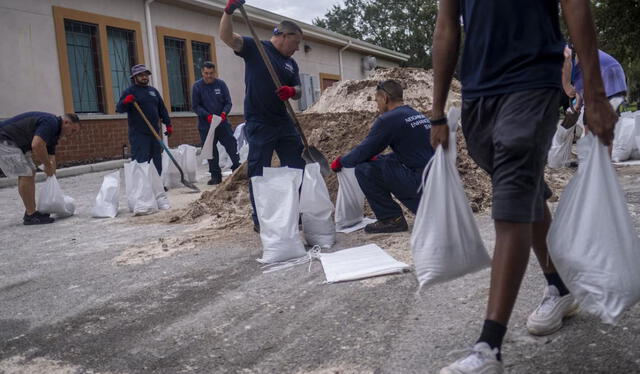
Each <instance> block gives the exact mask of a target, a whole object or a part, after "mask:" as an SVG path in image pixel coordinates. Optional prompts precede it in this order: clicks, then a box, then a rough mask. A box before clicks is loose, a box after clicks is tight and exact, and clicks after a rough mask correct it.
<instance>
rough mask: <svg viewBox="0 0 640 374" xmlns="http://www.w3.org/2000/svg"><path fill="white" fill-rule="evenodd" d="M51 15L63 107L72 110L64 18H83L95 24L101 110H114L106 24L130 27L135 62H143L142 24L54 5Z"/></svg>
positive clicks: (86, 21)
mask: <svg viewBox="0 0 640 374" xmlns="http://www.w3.org/2000/svg"><path fill="white" fill-rule="evenodd" d="M52 8H53V19H54V27H55V35H56V44H57V47H58V65H59V68H60V79H61V84H62V97H63V103H64V111H65V112H67V113H69V112H71V113H72V112H74V108H73V92H72V87H71V72H70V69H69V59H68V57H67V38H66V34H65V28H64V21H65V19H67V20H69V21H76V22H84V23H90V24H94V25H96V26H97V28H98V51H97V52H98V58H99V60H100V66H101V68H102V69H101V70H102V71H100V72H99V74H100V77H101V80H102V85H103V87H102V92H101V95H102V98H103V108H104V114H115V113H116V103H114V102H112V98H113V81H112V78H111V62H110V61H109V42H108V39H107V27H108V26H110V27H114V28H118V29H124V30H128V31H133V32H134V34H135V36H134V40H135V43H136V46H135V50H136V60H137V63H138V64H144V45H143V44H142V28H141V27H140V22H137V21H131V20H126V19H121V18H115V17H109V16H103V15H100V14H95V13H88V12H82V11H79V10H75V9H68V8H63V7H58V6H53V7H52Z"/></svg>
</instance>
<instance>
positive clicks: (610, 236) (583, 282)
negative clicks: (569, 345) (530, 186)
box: [547, 134, 640, 323]
mask: <svg viewBox="0 0 640 374" xmlns="http://www.w3.org/2000/svg"><path fill="white" fill-rule="evenodd" d="M581 143H582V144H581ZM578 145H579V146H580V147H578V152H581V153H586V154H584V155H581V159H582V160H583V161H581V162H580V164H579V167H578V171H577V173H576V175H575V176H574V177H573V179H571V181H570V182H569V184H568V185H567V187H566V188H565V190H564V192H563V193H562V196H561V197H560V202H559V203H558V208H557V209H556V213H555V217H554V220H553V223H552V224H551V228H550V229H549V235H548V237H547V242H548V245H549V253H550V255H551V259H552V260H553V263H554V265H555V267H556V269H558V273H559V274H560V276H561V277H562V280H563V281H564V283H565V284H566V285H567V288H568V289H569V290H570V291H571V293H572V294H573V297H574V298H575V299H576V301H577V302H578V303H579V304H580V308H581V309H582V310H584V311H587V312H589V313H593V314H595V315H596V316H598V317H600V319H601V320H602V322H605V323H615V322H616V321H618V319H619V318H620V316H621V314H622V313H623V312H624V311H625V310H626V309H628V308H630V307H631V306H633V305H634V304H636V303H637V302H638V301H640V271H638V269H640V240H639V239H638V235H637V233H636V230H635V228H634V225H633V220H632V218H631V216H630V214H629V210H628V208H627V202H626V199H625V194H624V191H623V190H622V187H621V186H620V184H619V182H618V179H617V176H616V172H615V170H614V168H613V166H612V165H611V160H610V159H609V156H608V150H607V147H605V146H604V145H602V143H601V142H600V141H599V140H597V139H596V138H595V137H594V136H593V135H592V134H589V135H587V136H586V137H585V138H583V139H581V140H580V141H579V142H578ZM583 145H584V146H583Z"/></svg>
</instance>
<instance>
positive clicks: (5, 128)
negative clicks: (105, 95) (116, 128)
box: [0, 112, 80, 225]
mask: <svg viewBox="0 0 640 374" xmlns="http://www.w3.org/2000/svg"><path fill="white" fill-rule="evenodd" d="M79 130H80V120H79V119H78V116H77V115H76V114H74V113H67V114H65V115H63V116H56V115H53V114H49V113H43V112H27V113H22V114H19V115H17V116H15V117H13V118H9V119H8V120H6V121H4V122H0V169H2V171H3V172H4V174H5V175H6V176H8V177H18V193H19V194H20V197H21V198H22V202H23V204H24V208H25V212H24V217H23V223H24V224H25V225H42V224H47V223H52V222H53V221H54V219H53V218H51V217H49V215H48V214H43V213H40V212H38V211H37V210H36V183H35V173H36V167H35V164H34V162H33V161H35V163H36V164H38V165H40V164H42V165H44V173H45V174H46V175H47V176H49V177H50V176H52V175H54V174H55V173H56V157H55V154H56V146H57V144H58V140H60V138H62V137H65V136H71V135H73V134H75V133H77V132H78V131H79Z"/></svg>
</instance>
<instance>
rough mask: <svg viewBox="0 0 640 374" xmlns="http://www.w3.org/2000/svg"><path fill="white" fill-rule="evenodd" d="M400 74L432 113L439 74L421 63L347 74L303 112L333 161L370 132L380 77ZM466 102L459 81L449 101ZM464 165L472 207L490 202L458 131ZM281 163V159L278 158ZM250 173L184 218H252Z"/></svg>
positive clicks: (412, 99)
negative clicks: (353, 76) (366, 73)
mask: <svg viewBox="0 0 640 374" xmlns="http://www.w3.org/2000/svg"><path fill="white" fill-rule="evenodd" d="M385 79H395V80H398V81H399V82H400V83H401V84H402V86H403V88H404V96H405V102H406V103H407V104H408V105H410V106H412V107H414V108H415V109H416V110H418V111H420V112H423V113H424V114H426V115H427V116H429V114H430V113H429V110H430V109H431V105H432V87H433V74H432V72H431V71H427V70H424V69H417V68H390V69H378V70H376V71H375V72H374V73H373V74H372V75H371V76H370V77H369V78H368V79H364V80H345V81H341V82H339V83H337V84H335V85H333V86H332V87H330V88H328V89H327V90H326V91H325V92H324V93H323V94H322V96H321V98H320V100H319V101H318V102H317V103H316V104H314V105H313V106H312V107H311V108H309V109H308V110H307V111H305V112H304V113H302V114H300V116H299V120H300V123H301V125H302V127H303V129H304V131H305V134H307V136H308V139H309V143H310V144H312V145H314V146H315V147H317V148H318V149H319V150H320V151H321V152H322V153H323V154H324V155H325V156H326V157H327V159H328V160H329V162H331V160H333V159H334V158H335V157H338V156H340V155H344V154H345V153H347V152H348V151H349V150H351V149H352V148H353V147H355V146H356V145H357V144H358V143H360V141H362V139H364V137H365V136H366V135H367V133H368V132H369V128H370V126H371V125H372V123H373V121H374V120H375V118H376V116H377V115H378V114H377V108H376V105H375V100H374V95H375V87H376V85H377V84H378V82H380V81H382V80H385ZM451 105H454V106H459V105H460V85H459V83H458V82H456V81H454V82H453V83H452V86H451V91H450V94H449V101H448V102H447V107H449V106H451ZM457 140H458V149H459V155H458V169H459V171H460V175H461V177H462V180H463V183H464V185H465V191H466V192H467V195H468V197H469V201H470V203H471V206H472V209H473V210H474V211H475V212H478V211H482V210H484V209H486V207H487V206H488V205H489V204H490V195H491V183H490V181H489V178H488V176H487V175H486V174H485V173H484V172H482V171H481V170H479V169H478V168H477V167H476V165H475V163H473V161H472V160H471V159H470V158H469V156H468V155H467V152H466V145H465V143H464V139H463V138H462V136H461V134H460V133H459V134H458V139H457ZM276 164H277V162H276ZM247 182H248V181H247V178H246V173H245V172H242V171H240V170H238V171H237V172H236V173H234V175H233V176H232V177H230V178H228V179H227V180H226V181H225V182H223V184H221V185H220V186H219V187H218V188H217V189H215V190H213V191H211V192H205V193H203V195H202V198H201V199H200V200H198V201H196V202H194V203H192V204H191V206H190V207H189V208H188V210H187V211H186V213H185V214H184V215H183V216H182V218H186V219H195V218H197V217H199V216H202V215H204V214H209V215H212V216H215V217H217V218H218V220H219V222H220V224H219V225H220V227H226V226H228V224H229V223H231V222H233V223H237V222H245V221H249V220H250V213H251V206H250V204H249V198H248V187H247ZM326 182H327V187H328V188H329V192H330V194H331V195H332V198H333V199H335V196H336V193H337V189H338V184H337V178H336V177H335V175H331V176H330V177H328V178H327V179H326Z"/></svg>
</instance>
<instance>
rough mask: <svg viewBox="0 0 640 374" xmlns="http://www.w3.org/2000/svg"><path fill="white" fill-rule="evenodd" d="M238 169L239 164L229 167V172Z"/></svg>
mask: <svg viewBox="0 0 640 374" xmlns="http://www.w3.org/2000/svg"><path fill="white" fill-rule="evenodd" d="M239 167H240V164H239V163H238V164H235V165H231V171H236V169H237V168H239Z"/></svg>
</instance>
